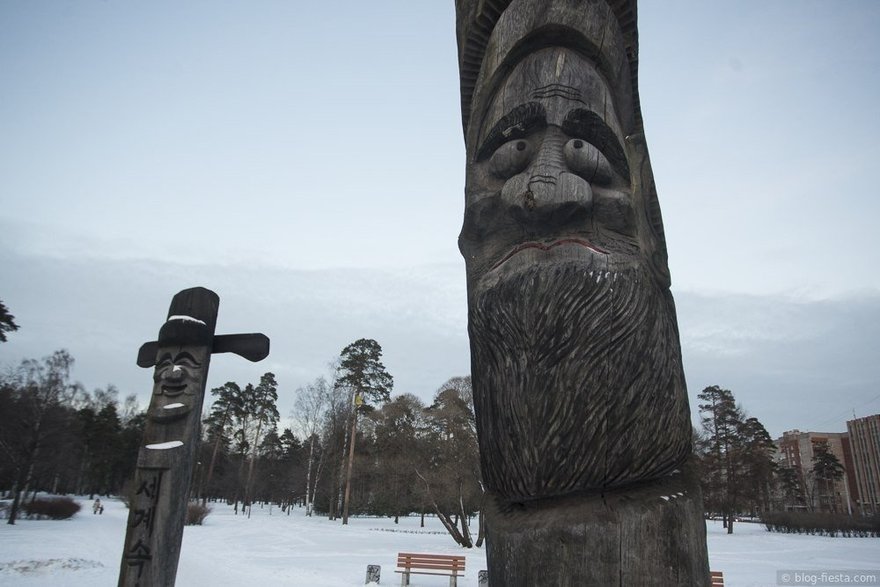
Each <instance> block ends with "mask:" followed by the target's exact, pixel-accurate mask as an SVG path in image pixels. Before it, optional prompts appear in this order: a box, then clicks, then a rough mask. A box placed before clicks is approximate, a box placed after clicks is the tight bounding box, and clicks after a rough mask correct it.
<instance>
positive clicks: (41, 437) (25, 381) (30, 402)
mask: <svg viewBox="0 0 880 587" xmlns="http://www.w3.org/2000/svg"><path fill="white" fill-rule="evenodd" d="M72 366H73V357H71V356H70V353H68V352H67V351H66V350H59V351H55V352H54V353H53V354H52V356H50V357H45V358H43V360H42V361H36V360H33V359H27V360H25V361H22V363H21V365H20V366H19V367H18V368H17V369H15V370H13V371H12V372H11V373H10V374H9V376H7V377H6V378H5V380H4V381H3V382H2V385H3V386H4V387H6V388H7V389H8V390H10V391H11V392H12V393H13V394H14V395H16V396H17V400H18V402H17V409H18V414H17V418H16V419H15V422H16V427H17V430H15V431H10V432H12V434H5V435H3V436H2V437H0V447H2V449H3V452H4V453H5V454H6V455H7V457H8V458H9V459H10V460H11V461H12V462H13V463H14V467H15V471H16V475H15V479H14V485H13V500H12V507H11V508H10V510H9V519H8V521H7V523H8V524H15V520H16V517H17V516H18V509H19V506H20V504H21V496H22V495H23V494H27V492H28V488H29V487H30V484H31V482H32V481H33V479H34V467H35V465H36V463H37V459H38V458H39V456H40V451H41V450H43V449H44V448H45V446H46V444H47V440H48V439H49V438H50V436H51V435H52V434H54V433H57V432H58V430H57V427H53V426H52V417H53V415H54V414H55V413H57V411H58V408H60V407H61V406H62V405H64V404H69V403H70V402H71V401H72V400H73V396H74V394H75V393H76V391H77V389H79V387H78V386H76V385H73V384H71V383H70V381H69V378H70V369H71V367H72Z"/></svg>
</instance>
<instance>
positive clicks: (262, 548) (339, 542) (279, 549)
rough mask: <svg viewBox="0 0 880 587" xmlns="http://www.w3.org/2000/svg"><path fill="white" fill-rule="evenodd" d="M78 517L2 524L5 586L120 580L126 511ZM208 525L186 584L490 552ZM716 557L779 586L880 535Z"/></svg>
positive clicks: (360, 580)
mask: <svg viewBox="0 0 880 587" xmlns="http://www.w3.org/2000/svg"><path fill="white" fill-rule="evenodd" d="M81 504H82V506H83V508H82V510H81V511H80V513H78V514H77V515H76V516H74V517H73V518H72V519H70V520H66V521H61V522H54V521H34V520H20V521H19V522H18V523H17V524H16V525H15V526H9V525H7V524H6V523H5V520H0V585H9V586H13V585H15V586H27V587H37V586H52V587H64V586H69V587H100V586H105V585H106V586H112V585H115V584H116V580H117V576H118V573H119V561H120V557H121V554H122V542H123V538H124V535H125V522H126V515H127V510H126V509H125V506H124V505H123V504H122V503H121V502H119V501H117V500H110V499H108V500H105V501H104V504H105V508H106V509H105V511H104V514H103V515H99V516H98V515H93V514H92V510H91V507H90V506H91V502H89V501H87V500H81ZM213 508H214V510H213V512H212V513H211V515H209V516H208V518H207V519H206V520H205V525H204V526H190V527H187V528H186V530H185V531H184V535H183V552H182V554H181V560H180V566H179V570H178V573H177V584H178V585H179V586H181V587H201V586H203V585H211V586H212V587H221V586H236V587H239V586H244V585H257V586H259V587H274V586H276V585H296V586H308V587H323V586H327V587H330V586H333V587H340V586H351V587H355V586H360V585H363V584H364V578H365V576H366V568H367V565H368V564H378V565H381V566H382V585H398V584H399V583H400V579H399V575H397V574H395V573H394V568H395V567H394V563H395V559H396V555H397V553H398V552H400V551H415V552H435V553H458V554H462V553H463V554H465V555H466V556H467V572H466V575H465V577H464V579H462V580H459V582H458V584H459V585H461V586H462V587H476V586H477V571H479V570H480V569H485V568H486V556H485V551H484V550H483V549H470V550H463V549H461V548H459V547H457V546H456V545H455V543H454V542H453V541H452V539H451V538H450V537H449V536H448V535H447V534H446V533H445V531H444V530H443V527H442V526H441V525H440V523H439V521H437V520H436V519H434V518H427V519H426V524H425V528H420V527H419V518H418V517H413V518H405V519H403V518H402V519H401V520H400V524H397V525H395V524H394V521H393V520H391V519H388V518H352V519H351V520H350V523H349V526H347V527H346V526H342V525H341V524H340V522H338V521H336V522H330V521H328V520H327V519H326V518H324V517H312V518H308V517H306V516H305V515H304V514H303V511H302V510H294V511H293V512H292V513H291V515H290V516H288V515H285V514H283V513H282V512H281V511H280V510H279V509H278V508H273V509H272V510H271V511H270V509H269V508H268V506H267V507H264V508H259V507H254V509H253V512H252V515H251V518H250V519H247V518H246V517H243V516H235V515H234V514H233V512H232V509H231V508H230V507H228V506H226V505H225V504H213ZM708 532H709V560H710V566H711V568H712V569H713V570H720V571H723V572H724V578H725V584H726V585H728V586H731V587H746V586H775V585H777V570H783V569H801V570H819V571H821V570H835V571H838V570H868V569H875V570H877V573H878V576H880V538H824V537H817V536H800V535H784V534H774V533H769V532H766V531H765V530H764V528H763V526H760V525H758V524H745V523H742V524H738V525H737V526H736V528H735V533H734V534H733V535H727V534H725V533H724V530H723V528H722V527H721V523H720V522H708ZM447 584H448V582H447V579H445V578H443V577H432V576H426V575H414V576H413V581H412V585H413V587H445V586H446V585H447Z"/></svg>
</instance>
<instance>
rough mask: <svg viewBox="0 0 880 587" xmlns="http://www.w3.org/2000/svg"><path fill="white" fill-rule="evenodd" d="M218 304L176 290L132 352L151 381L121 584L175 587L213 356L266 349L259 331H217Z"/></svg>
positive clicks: (199, 293)
mask: <svg viewBox="0 0 880 587" xmlns="http://www.w3.org/2000/svg"><path fill="white" fill-rule="evenodd" d="M219 304H220V298H219V297H218V296H217V294H215V293H214V292H212V291H210V290H208V289H205V288H202V287H194V288H192V289H186V290H183V291H181V292H179V293H178V294H177V295H175V296H174V298H173V299H172V300H171V308H170V309H169V310H168V319H167V320H166V321H165V323H164V324H163V325H162V327H161V328H160V330H159V339H158V340H157V341H154V342H148V343H145V344H144V345H143V346H141V348H140V351H139V353H138V359H137V363H138V365H139V366H141V367H153V366H155V370H154V372H153V381H154V385H153V396H152V399H151V401H150V407H149V408H148V411H147V424H146V427H145V429H144V439H143V443H142V445H141V449H140V453H139V454H138V462H137V469H136V471H135V477H134V487H133V489H134V494H133V495H131V496H129V497H130V500H131V501H130V502H129V508H128V509H129V511H128V527H127V530H126V534H125V547H124V549H123V553H122V562H121V564H120V570H119V587H158V586H163V587H170V586H172V585H174V581H175V577H176V575H177V563H178V560H179V558H180V544H181V541H182V539H183V526H184V522H185V520H186V509H187V503H188V501H189V486H190V478H191V477H192V471H193V464H194V462H195V459H196V451H197V449H198V445H199V426H200V424H201V414H202V403H203V400H204V397H205V384H206V381H207V377H208V364H209V361H210V359H211V354H212V353H227V352H231V353H235V354H237V355H240V356H242V357H244V358H246V359H248V360H250V361H260V360H262V359H264V358H265V357H266V356H267V355H268V354H269V339H268V338H266V336H265V335H263V334H232V335H221V336H215V335H214V327H215V325H216V323H217V310H218V307H219Z"/></svg>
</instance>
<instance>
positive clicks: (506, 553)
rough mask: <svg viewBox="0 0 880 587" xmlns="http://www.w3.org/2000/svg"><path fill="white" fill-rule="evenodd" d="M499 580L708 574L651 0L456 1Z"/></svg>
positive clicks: (479, 387) (628, 580)
mask: <svg viewBox="0 0 880 587" xmlns="http://www.w3.org/2000/svg"><path fill="white" fill-rule="evenodd" d="M456 9H457V36H458V48H459V67H460V73H461V101H462V116H463V122H464V134H465V143H466V147H467V175H466V187H465V218H464V225H463V228H462V232H461V236H460V238H459V246H460V249H461V252H462V254H463V256H464V258H465V262H466V265H467V289H468V307H469V318H468V322H469V324H468V328H469V334H470V342H471V364H472V375H473V389H474V404H475V409H476V416H477V427H478V434H479V445H480V461H481V466H482V474H483V481H484V483H485V487H486V488H487V491H488V492H489V494H490V496H491V498H492V499H490V500H488V501H489V502H490V506H489V507H488V510H487V512H486V515H487V521H486V524H487V553H488V559H489V581H490V584H491V585H494V586H496V587H513V586H519V585H522V586H532V585H571V586H582V585H598V586H603V587H607V586H610V585H636V586H642V585H664V586H666V585H676V586H679V585H693V586H701V587H702V586H704V585H708V581H709V577H708V575H709V572H708V563H707V554H706V536H705V526H704V521H703V511H702V500H701V496H700V491H699V485H698V482H697V479H696V477H695V475H694V472H693V469H692V466H691V457H690V454H691V424H690V413H689V409H688V400H687V392H686V388H685V380H684V374H683V371H682V364H681V350H680V345H679V338H678V327H677V323H676V317H675V308H674V304H673V300H672V295H671V293H670V291H669V287H670V277H669V271H668V267H667V259H666V245H665V239H664V234H663V222H662V219H661V216H660V208H659V205H658V202H657V193H656V190H655V187H654V180H653V176H652V172H651V164H650V161H649V159H648V150H647V147H646V144H645V138H644V134H643V129H642V119H641V113H640V108H639V97H638V87H637V63H638V33H637V28H636V2H635V0H456Z"/></svg>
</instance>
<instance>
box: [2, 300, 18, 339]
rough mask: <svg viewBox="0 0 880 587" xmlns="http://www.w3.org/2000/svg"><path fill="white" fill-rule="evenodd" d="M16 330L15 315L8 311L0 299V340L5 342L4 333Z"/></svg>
mask: <svg viewBox="0 0 880 587" xmlns="http://www.w3.org/2000/svg"><path fill="white" fill-rule="evenodd" d="M16 330H18V324H16V323H15V316H13V315H12V314H10V313H9V309H8V308H7V307H6V306H5V305H4V304H3V301H2V300H0V342H6V333H7V332H14V331H16Z"/></svg>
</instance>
